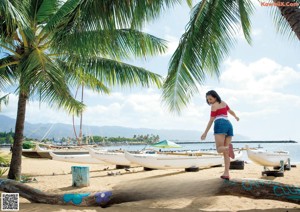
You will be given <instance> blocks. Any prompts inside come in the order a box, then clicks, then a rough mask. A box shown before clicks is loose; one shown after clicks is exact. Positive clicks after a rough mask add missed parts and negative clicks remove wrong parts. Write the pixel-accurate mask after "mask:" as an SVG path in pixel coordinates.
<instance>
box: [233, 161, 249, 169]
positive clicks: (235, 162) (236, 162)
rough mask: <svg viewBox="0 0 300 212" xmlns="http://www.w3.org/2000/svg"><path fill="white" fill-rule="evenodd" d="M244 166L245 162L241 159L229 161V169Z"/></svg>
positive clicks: (242, 167)
mask: <svg viewBox="0 0 300 212" xmlns="http://www.w3.org/2000/svg"><path fill="white" fill-rule="evenodd" d="M244 168H245V163H244V161H242V160H237V161H232V162H230V166H229V169H235V170H244Z"/></svg>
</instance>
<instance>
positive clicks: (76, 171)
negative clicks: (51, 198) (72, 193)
mask: <svg viewBox="0 0 300 212" xmlns="http://www.w3.org/2000/svg"><path fill="white" fill-rule="evenodd" d="M71 170H72V186H74V187H85V186H89V185H90V169H89V167H88V166H72V167H71Z"/></svg>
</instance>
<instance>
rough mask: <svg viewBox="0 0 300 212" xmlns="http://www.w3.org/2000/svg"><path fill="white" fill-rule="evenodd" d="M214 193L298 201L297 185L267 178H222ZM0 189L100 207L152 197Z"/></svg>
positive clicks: (17, 186)
mask: <svg viewBox="0 0 300 212" xmlns="http://www.w3.org/2000/svg"><path fill="white" fill-rule="evenodd" d="M218 186H220V187H219V191H218V192H217V193H216V194H217V195H234V196H244V197H249V198H254V199H271V200H279V201H284V202H292V203H296V204H300V187H299V186H295V185H289V184H283V183H278V182H273V181H270V180H256V179H234V180H224V181H223V182H222V183H221V184H220V185H218ZM0 190H2V191H4V192H8V193H19V195H20V196H21V197H23V198H26V199H28V200H29V201H30V202H34V203H43V204H56V205H75V206H85V207H86V206H100V207H107V206H109V205H112V204H119V203H124V202H132V201H140V200H144V199H148V198H153V196H151V195H149V194H148V193H145V191H144V190H143V189H140V190H139V189H133V190H130V191H128V190H122V189H117V190H114V191H113V192H112V191H104V192H103V191H100V192H97V193H81V194H78V193H68V194H49V193H46V192H42V191H40V190H38V189H35V188H32V187H30V186H28V185H25V184H23V183H20V182H17V181H14V180H9V179H0Z"/></svg>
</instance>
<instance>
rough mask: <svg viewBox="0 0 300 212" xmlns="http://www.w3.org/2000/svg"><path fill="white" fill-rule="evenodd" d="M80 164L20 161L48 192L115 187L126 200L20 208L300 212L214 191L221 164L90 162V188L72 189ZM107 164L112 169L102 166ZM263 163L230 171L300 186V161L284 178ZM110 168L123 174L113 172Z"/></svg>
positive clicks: (61, 211) (281, 204) (22, 202)
mask: <svg viewBox="0 0 300 212" xmlns="http://www.w3.org/2000/svg"><path fill="white" fill-rule="evenodd" d="M74 165H80V164H75V163H67V162H60V161H54V160H49V159H31V158H25V157H23V159H22V175H28V176H31V177H33V178H35V179H36V180H37V181H36V182H30V183H27V185H29V186H32V187H34V188H37V189H40V190H42V191H44V192H48V193H59V194H63V193H77V192H78V193H84V192H97V191H106V190H113V191H118V192H122V193H126V194H127V193H128V198H126V199H125V200H122V202H120V203H117V204H114V205H112V206H110V207H108V208H99V207H77V206H61V205H46V204H36V203H30V202H29V201H28V200H26V199H24V198H20V211H24V212H25V211H28V212H34V211H41V212H43V211H59V212H64V211H72V212H73V211H74V212H75V211H86V212H94V211H108V212H118V211H122V212H123V211H125V212H129V211H138V212H144V211H145V212H147V211H151V212H152V211H166V212H167V211H261V210H264V211H300V205H298V204H293V203H287V202H281V201H274V200H262V199H250V198H246V197H237V196H230V195H223V196H220V195H218V196H217V195H216V192H217V190H218V187H219V186H220V185H221V183H222V182H223V181H222V180H221V179H220V178H219V176H220V175H221V174H222V173H223V169H224V168H223V167H216V168H209V169H203V170H200V171H199V172H184V171H183V170H180V169H178V170H153V171H144V170H143V168H142V167H134V168H130V171H126V170H124V169H123V170H116V169H115V166H114V165H86V166H89V167H90V186H88V187H84V188H74V187H72V186H71V184H72V175H71V166H74ZM107 167H109V169H108V170H104V168H107ZM262 169H263V168H262V167H260V166H257V165H255V164H245V169H244V170H231V177H232V178H239V179H241V178H255V179H269V180H273V181H276V182H282V183H286V184H294V185H300V177H299V176H300V165H298V166H297V168H292V170H291V171H286V172H285V176H284V177H277V178H274V177H263V176H262V175H261V171H262ZM108 172H114V173H119V172H120V173H121V175H119V174H118V175H114V176H109V175H108Z"/></svg>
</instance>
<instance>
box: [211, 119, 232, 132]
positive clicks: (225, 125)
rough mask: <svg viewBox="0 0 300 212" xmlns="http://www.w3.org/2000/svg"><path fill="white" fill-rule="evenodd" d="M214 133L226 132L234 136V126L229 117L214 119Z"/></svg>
mask: <svg viewBox="0 0 300 212" xmlns="http://www.w3.org/2000/svg"><path fill="white" fill-rule="evenodd" d="M214 134H224V135H226V136H233V127H232V124H231V123H230V121H229V120H227V119H217V120H215V121H214Z"/></svg>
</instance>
